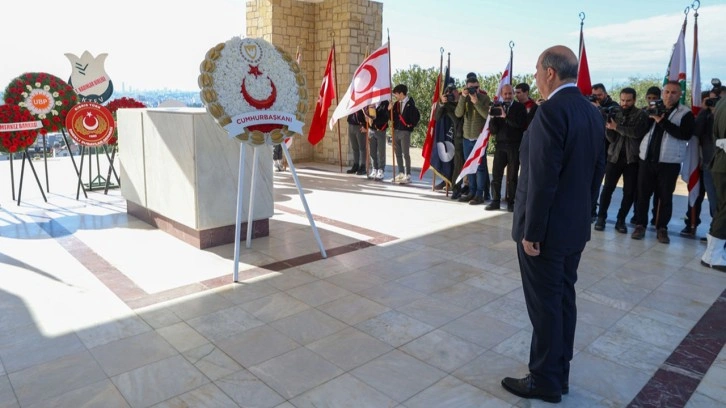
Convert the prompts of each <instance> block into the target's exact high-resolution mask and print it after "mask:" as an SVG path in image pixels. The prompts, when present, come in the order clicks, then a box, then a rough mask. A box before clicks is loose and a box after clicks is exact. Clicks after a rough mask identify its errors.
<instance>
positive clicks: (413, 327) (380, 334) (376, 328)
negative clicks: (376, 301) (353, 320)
mask: <svg viewBox="0 0 726 408" xmlns="http://www.w3.org/2000/svg"><path fill="white" fill-rule="evenodd" d="M355 327H356V328H357V329H359V330H361V331H363V332H365V333H368V334H370V335H371V336H373V337H375V338H377V339H379V340H381V341H384V342H386V343H388V344H390V345H391V346H393V347H399V346H401V345H403V344H406V343H408V342H409V341H411V340H413V339H416V338H418V337H420V336H422V335H424V334H425V333H428V332H430V331H431V330H433V329H434V328H433V327H432V326H429V325H428V324H426V323H423V322H420V321H418V320H416V319H414V318H412V317H409V316H407V315H405V314H403V313H401V312H397V311H395V310H391V311H389V312H386V313H383V314H381V315H379V316H376V317H373V318H371V319H368V320H366V321H364V322H360V323H358V324H357V325H356V326H355Z"/></svg>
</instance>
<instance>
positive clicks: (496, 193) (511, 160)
mask: <svg viewBox="0 0 726 408" xmlns="http://www.w3.org/2000/svg"><path fill="white" fill-rule="evenodd" d="M505 167H506V168H507V190H506V193H505V197H504V198H506V199H507V203H509V205H510V206H511V205H512V204H513V203H514V194H515V193H516V192H517V177H518V176H519V145H518V144H505V143H497V148H496V150H495V151H494V162H493V163H492V200H494V201H500V200H501V199H502V179H503V178H504V168H505Z"/></svg>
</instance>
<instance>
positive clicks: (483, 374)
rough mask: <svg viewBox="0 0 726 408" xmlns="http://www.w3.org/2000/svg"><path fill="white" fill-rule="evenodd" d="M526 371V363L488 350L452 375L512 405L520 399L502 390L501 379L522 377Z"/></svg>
mask: <svg viewBox="0 0 726 408" xmlns="http://www.w3.org/2000/svg"><path fill="white" fill-rule="evenodd" d="M528 371H529V370H528V369H527V364H526V363H522V362H519V361H516V360H514V359H511V358H509V357H506V356H503V355H501V354H499V353H496V352H494V351H491V350H490V351H486V352H484V353H483V354H481V355H479V357H477V358H476V359H473V360H472V361H471V362H469V363H468V364H466V365H464V366H462V367H461V368H459V369H458V370H456V371H454V373H453V374H452V375H453V376H454V377H456V378H458V379H460V380H461V381H464V382H466V383H468V384H471V385H473V386H475V387H477V388H479V389H481V390H484V391H486V392H487V393H489V394H491V395H493V396H495V397H497V398H499V399H501V400H503V401H505V402H507V403H509V404H512V405H513V404H515V403H516V402H517V401H519V400H520V398H519V397H517V396H515V395H513V394H510V393H509V392H507V391H506V390H505V389H504V388H502V385H501V381H502V378H504V377H519V376H524V375H525V374H526V373H527V372H528Z"/></svg>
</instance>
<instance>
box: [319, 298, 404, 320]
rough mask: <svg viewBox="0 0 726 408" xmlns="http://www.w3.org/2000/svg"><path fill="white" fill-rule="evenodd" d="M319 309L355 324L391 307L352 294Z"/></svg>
mask: <svg viewBox="0 0 726 408" xmlns="http://www.w3.org/2000/svg"><path fill="white" fill-rule="evenodd" d="M318 310H321V311H323V312H325V313H327V314H329V315H331V316H333V317H335V318H336V319H338V320H340V321H342V322H345V323H347V324H349V325H351V326H353V325H356V324H358V323H360V322H362V321H364V320H368V319H370V318H372V317H375V316H378V315H380V314H383V313H385V312H387V311H389V310H391V309H390V308H388V307H386V306H383V305H381V304H380V303H376V302H374V301H372V300H369V299H366V298H364V297H362V296H359V295H356V294H351V295H348V296H344V297H342V298H339V299H336V300H334V301H332V302H329V303H326V304H324V305H321V306H318Z"/></svg>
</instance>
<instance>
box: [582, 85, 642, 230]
mask: <svg viewBox="0 0 726 408" xmlns="http://www.w3.org/2000/svg"><path fill="white" fill-rule="evenodd" d="M635 99H636V92H635V89H633V88H623V90H622V91H620V109H617V110H615V111H614V112H615V113H612V114H608V116H607V118H606V119H607V122H605V128H606V129H607V131H606V133H605V138H606V139H607V140H608V142H610V146H609V147H608V151H607V163H606V165H605V184H604V185H603V187H602V192H601V194H600V210H599V212H598V215H597V221H596V222H595V230H596V231H602V230H604V229H605V220H606V219H607V215H608V207H610V201H611V200H612V196H613V191H615V186H616V185H617V184H618V180H619V179H620V177H621V176H622V177H623V198H622V200H621V201H620V209H619V210H618V215H617V221H616V222H615V230H616V231H618V232H620V233H622V234H627V233H628V228H627V227H626V226H625V217H626V216H627V215H628V212H629V211H630V207H631V206H632V205H633V199H634V198H635V187H636V185H637V179H638V151H639V148H640V141H641V140H642V139H643V136H644V135H645V132H647V131H648V116H647V115H646V113H645V112H644V111H642V110H640V109H638V108H636V107H635ZM610 109H611V110H610V111H609V112H613V110H612V109H614V108H610Z"/></svg>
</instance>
